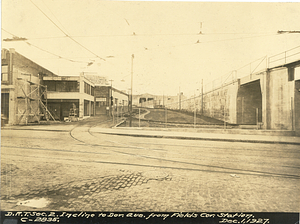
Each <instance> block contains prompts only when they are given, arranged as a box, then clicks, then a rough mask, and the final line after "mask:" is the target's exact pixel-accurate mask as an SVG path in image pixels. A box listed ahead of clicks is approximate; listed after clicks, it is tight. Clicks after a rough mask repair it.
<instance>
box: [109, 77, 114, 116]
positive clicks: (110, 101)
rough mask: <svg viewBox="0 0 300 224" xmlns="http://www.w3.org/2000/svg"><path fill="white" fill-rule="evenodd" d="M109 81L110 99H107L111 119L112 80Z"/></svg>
mask: <svg viewBox="0 0 300 224" xmlns="http://www.w3.org/2000/svg"><path fill="white" fill-rule="evenodd" d="M109 81H110V97H109V116H110V117H111V115H112V114H113V102H112V101H113V95H112V93H113V90H112V82H113V81H114V80H112V79H111V80H109Z"/></svg>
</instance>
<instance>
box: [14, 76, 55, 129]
mask: <svg viewBox="0 0 300 224" xmlns="http://www.w3.org/2000/svg"><path fill="white" fill-rule="evenodd" d="M16 95H17V96H16V110H17V113H16V123H17V124H28V123H35V122H38V123H40V121H41V118H45V119H46V120H47V121H49V120H51V119H52V120H53V121H55V118H54V117H53V116H52V114H51V113H50V111H49V110H48V108H47V86H44V85H41V84H37V83H34V82H32V81H31V76H30V80H27V79H23V78H17V79H16Z"/></svg>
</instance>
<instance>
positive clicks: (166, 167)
mask: <svg viewBox="0 0 300 224" xmlns="http://www.w3.org/2000/svg"><path fill="white" fill-rule="evenodd" d="M4 154H6V153H4ZM6 155H10V156H17V157H30V158H35V159H37V158H43V159H44V158H47V159H49V157H45V156H29V155H27V156H24V155H18V154H6ZM55 160H67V161H76V162H86V163H101V164H110V165H125V166H138V167H151V168H160V169H176V170H188V171H200V172H211V173H226V174H232V172H229V171H219V170H209V169H196V168H186V167H173V166H158V165H147V164H138V163H122V162H111V161H101V160H100V161H99V160H98V161H91V160H80V159H79V160H78V159H70V158H55ZM234 174H239V175H251V176H263V177H281V178H290V179H300V176H297V175H290V174H272V175H270V174H265V173H249V172H248V173H243V172H235V173H234Z"/></svg>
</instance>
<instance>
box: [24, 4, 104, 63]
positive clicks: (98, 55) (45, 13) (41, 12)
mask: <svg viewBox="0 0 300 224" xmlns="http://www.w3.org/2000/svg"><path fill="white" fill-rule="evenodd" d="M29 1H30V2H31V3H32V4H33V5H34V6H35V7H36V8H37V9H38V10H39V11H40V12H41V13H42V14H43V15H44V16H45V17H46V18H47V19H49V20H50V22H51V23H53V25H54V26H56V27H57V28H58V29H59V30H60V31H61V32H62V33H63V34H65V35H66V37H68V38H70V39H71V40H72V41H74V42H75V43H77V44H78V45H79V46H81V47H82V48H84V49H85V50H87V51H88V52H90V53H91V54H93V55H94V56H96V57H97V58H99V59H101V60H104V61H106V60H105V59H104V58H102V57H100V56H99V55H97V54H96V53H94V52H92V51H91V50H90V49H88V48H87V47H85V46H84V45H82V44H81V43H79V42H78V41H77V40H75V39H74V38H73V37H71V36H69V35H68V34H67V33H66V32H65V31H64V30H63V29H61V28H60V27H59V26H58V25H57V24H56V23H55V22H54V21H53V20H52V19H51V18H50V17H49V16H48V15H47V14H46V13H44V12H43V10H41V9H40V8H39V7H38V6H37V5H36V4H35V3H34V2H33V1H32V0H29Z"/></svg>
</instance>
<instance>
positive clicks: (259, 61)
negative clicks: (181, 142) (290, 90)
mask: <svg viewBox="0 0 300 224" xmlns="http://www.w3.org/2000/svg"><path fill="white" fill-rule="evenodd" d="M299 21H300V3H297V2H292V3H286V2H282V3H279V2H273V3H257V2H256V3H255V2H252V3H242V2H232V3H225V2H197V1H196V2H178V1H176V2H159V1H155V2H154V1H148V2H147V1H102V0H84V1H79V0H78V1H77V0H2V30H1V34H2V36H1V38H2V48H7V49H8V48H14V49H15V50H16V51H17V52H18V53H20V54H22V55H24V56H25V57H27V58H29V59H31V60H32V61H34V62H36V63H37V64H39V65H41V66H43V67H44V68H46V69H48V70H50V71H52V72H53V73H55V74H57V75H61V76H65V75H67V76H69V75H79V74H80V73H81V72H85V73H86V74H98V75H99V76H104V77H107V79H108V80H113V81H112V85H113V86H114V87H115V88H118V89H120V90H125V91H129V90H130V88H131V74H132V77H133V86H132V88H133V94H141V93H150V94H158V95H162V94H164V95H176V94H178V92H179V91H180V92H183V94H184V95H187V96H190V95H193V94H195V93H197V91H198V92H199V89H200V88H201V82H202V80H203V83H204V88H205V89H208V88H209V87H210V86H212V85H216V83H218V82H220V80H227V79H231V78H232V76H233V75H232V74H233V73H232V71H234V70H237V72H236V74H237V75H238V76H239V77H241V76H246V75H249V73H250V72H255V71H259V70H260V69H263V68H265V67H266V65H267V61H266V58H269V57H271V56H273V55H276V54H279V53H282V52H284V51H288V50H290V49H293V50H291V51H288V52H289V53H290V54H291V55H292V54H295V57H298V59H300V54H299V52H300V48H299V46H300V34H299V33H282V34H279V33H278V31H280V30H281V31H300V22H299ZM13 36H16V37H23V38H26V39H27V40H26V41H10V42H8V41H3V39H6V38H12V37H13ZM297 47H298V48H297ZM297 53H298V54H297ZM132 55H134V57H133V58H132ZM281 55H282V54H281ZM273 59H274V58H273ZM250 63H251V65H250ZM221 77H222V78H221ZM213 80H218V81H213ZM212 83H214V84H212Z"/></svg>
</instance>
